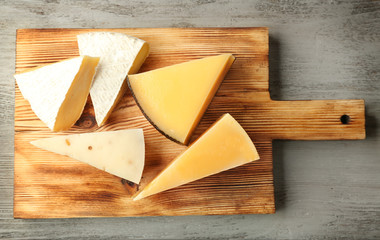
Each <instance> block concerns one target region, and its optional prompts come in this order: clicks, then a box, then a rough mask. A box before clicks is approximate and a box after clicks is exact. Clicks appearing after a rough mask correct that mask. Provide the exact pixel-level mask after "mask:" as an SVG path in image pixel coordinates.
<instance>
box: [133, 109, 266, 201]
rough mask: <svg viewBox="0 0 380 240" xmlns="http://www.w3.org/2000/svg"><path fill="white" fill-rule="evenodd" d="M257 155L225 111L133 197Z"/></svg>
mask: <svg viewBox="0 0 380 240" xmlns="http://www.w3.org/2000/svg"><path fill="white" fill-rule="evenodd" d="M258 159H259V154H258V153H257V151H256V148H255V145H254V144H253V142H252V141H251V139H250V137H249V136H248V134H247V133H246V132H245V130H244V129H243V128H242V127H241V126H240V124H239V123H238V122H237V121H236V120H235V119H234V118H233V117H232V116H231V115H230V114H225V115H223V117H221V118H220V119H219V120H218V121H217V122H215V123H214V124H213V126H211V127H210V128H209V129H208V130H207V131H206V132H205V133H203V135H202V136H201V137H199V138H198V139H197V140H196V141H195V142H194V143H193V144H192V145H191V146H190V147H189V148H188V149H187V150H186V151H184V152H183V153H181V154H180V155H179V156H178V157H176V158H175V159H174V160H173V161H172V162H171V163H170V164H169V166H168V167H166V168H165V169H164V170H163V171H162V172H161V173H160V174H159V175H158V176H157V177H156V178H154V179H153V181H152V182H150V183H149V184H148V185H147V186H146V187H145V188H144V189H143V190H142V191H141V192H140V193H139V194H138V195H137V196H136V197H135V198H134V200H139V199H142V198H145V197H148V196H150V195H153V194H156V193H159V192H162V191H165V190H168V189H171V188H174V187H178V186H180V185H183V184H186V183H189V182H192V181H195V180H198V179H201V178H204V177H207V176H210V175H212V174H216V173H219V172H222V171H225V170H228V169H231V168H234V167H237V166H240V165H243V164H246V163H249V162H251V161H255V160H258Z"/></svg>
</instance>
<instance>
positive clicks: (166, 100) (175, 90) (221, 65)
mask: <svg viewBox="0 0 380 240" xmlns="http://www.w3.org/2000/svg"><path fill="white" fill-rule="evenodd" d="M234 59H235V58H234V57H233V56H232V55H231V54H222V55H218V56H212V57H206V58H202V59H198V60H193V61H189V62H185V63H181V64H177V65H173V66H168V67H164V68H160V69H156V70H153V71H149V72H144V73H140V74H135V75H129V76H128V78H127V81H128V85H129V88H130V89H131V91H132V94H133V96H134V98H135V100H136V102H137V104H138V105H139V107H140V109H141V111H142V112H143V114H144V115H145V117H146V118H147V119H148V120H149V121H150V122H151V123H152V125H153V126H155V128H156V129H157V130H158V131H160V132H161V133H162V134H164V135H165V136H166V137H168V138H169V139H171V140H173V141H176V142H179V143H183V144H187V143H188V142H189V140H190V136H191V134H192V133H193V131H194V129H195V127H196V126H197V125H198V123H199V121H200V119H201V117H202V116H203V113H204V112H205V111H206V109H207V107H208V105H209V103H210V102H211V100H212V98H213V97H214V95H215V93H216V91H217V90H218V87H219V85H220V84H221V82H222V80H223V78H224V76H225V75H226V73H227V71H228V70H229V68H230V66H231V65H232V63H233V62H234Z"/></svg>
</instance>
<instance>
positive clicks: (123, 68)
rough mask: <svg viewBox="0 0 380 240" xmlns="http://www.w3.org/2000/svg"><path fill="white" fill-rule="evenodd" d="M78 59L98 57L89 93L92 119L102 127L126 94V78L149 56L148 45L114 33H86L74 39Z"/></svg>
mask: <svg viewBox="0 0 380 240" xmlns="http://www.w3.org/2000/svg"><path fill="white" fill-rule="evenodd" d="M77 39H78V47H79V53H80V55H89V56H93V57H100V62H99V68H98V70H97V73H96V75H95V79H94V83H93V85H92V87H91V90H90V95H91V100H92V103H93V105H94V111H95V118H96V122H97V123H98V125H99V126H101V125H103V124H104V123H105V122H106V121H107V119H108V117H109V115H110V114H111V112H112V110H113V109H114V108H115V106H116V104H117V102H118V101H119V100H120V98H121V97H122V96H123V94H124V93H125V90H126V88H127V85H126V83H125V78H126V77H127V75H128V74H133V73H137V71H138V70H139V69H140V67H141V65H142V64H143V63H144V61H145V59H146V57H147V56H148V54H149V45H148V44H147V43H146V42H145V41H143V40H141V39H138V38H135V37H131V36H128V35H125V34H123V33H115V32H89V33H83V34H80V35H78V36H77Z"/></svg>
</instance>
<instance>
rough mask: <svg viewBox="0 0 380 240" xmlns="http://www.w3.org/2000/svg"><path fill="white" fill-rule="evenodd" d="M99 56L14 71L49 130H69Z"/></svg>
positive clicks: (32, 105) (86, 95)
mask: <svg viewBox="0 0 380 240" xmlns="http://www.w3.org/2000/svg"><path fill="white" fill-rule="evenodd" d="M98 62H99V58H97V57H89V56H81V57H76V58H72V59H68V60H65V61H61V62H57V63H53V64H49V65H45V66H42V67H37V68H33V69H30V70H28V71H25V72H23V73H19V74H15V75H14V76H15V78H16V81H17V85H18V87H19V88H20V91H21V93H22V95H23V96H24V98H25V99H26V100H28V101H29V103H30V106H31V108H32V110H33V111H34V113H35V114H36V115H37V117H38V118H40V119H41V120H42V121H43V122H44V123H45V124H46V125H47V126H48V127H49V128H50V129H51V130H53V131H63V130H67V129H69V128H70V127H71V126H72V125H74V123H75V122H76V121H77V120H78V119H79V117H80V115H81V114H82V111H83V108H84V106H85V104H86V101H87V97H88V93H89V91H90V87H91V83H92V79H93V77H94V74H95V71H96V67H97V65H98Z"/></svg>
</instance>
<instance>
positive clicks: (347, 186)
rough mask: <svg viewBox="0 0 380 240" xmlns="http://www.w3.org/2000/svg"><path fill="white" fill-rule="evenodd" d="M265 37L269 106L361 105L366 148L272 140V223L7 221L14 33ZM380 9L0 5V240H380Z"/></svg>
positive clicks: (54, 0) (297, 4)
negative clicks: (204, 31) (187, 31)
mask: <svg viewBox="0 0 380 240" xmlns="http://www.w3.org/2000/svg"><path fill="white" fill-rule="evenodd" d="M254 26H265V27H269V29H270V57H269V63H270V89H271V96H272V98H273V99H275V100H303V99H365V101H366V121H367V124H366V125H367V126H366V129H367V139H366V140H360V141H275V142H274V148H273V149H274V177H275V196H276V207H277V212H276V214H273V215H230V216H184V217H142V218H92V219H91V218H83V219H42V220H41V219H40V220H22V219H13V213H12V208H13V158H14V154H13V150H14V137H13V131H14V123H13V122H14V84H15V83H14V79H13V76H12V74H13V73H14V67H15V66H14V59H15V39H16V38H15V37H16V36H15V34H16V29H17V28H57V27H62V28H126V27H254ZM379 29H380V1H373V0H362V1H319V0H313V1H296V0H295V1H282V0H276V1H267V0H261V1H259V0H257V1H246V0H235V1H233V0H223V1H217V0H204V1H202V0H198V1H181V0H177V1H174V0H171V1H169V0H165V1H164V0H160V1H155V0H149V1H135V0H133V1H122V0H120V1H101V0H99V1H91V2H90V1H69V0H67V1H64V0H62V1H60V0H45V1H14V0H3V1H1V8H0V31H1V35H0V39H1V44H0V52H1V53H2V57H1V58H0V239H1V238H4V239H13V238H15V239H20V238H22V239H28V238H30V239H37V238H38V239H40V238H47V239H54V238H59V239H78V238H81V239H94V238H95V239H99V238H113V239H135V238H138V239H194V238H195V239H201V238H207V239H253V238H260V239H329V238H349V239H379V238H380V174H379V173H380V131H379V126H380V94H379V91H380V82H379V81H380V80H379V77H380V74H379V65H380V58H379V57H380V31H379Z"/></svg>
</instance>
